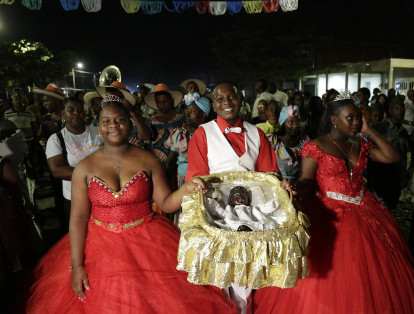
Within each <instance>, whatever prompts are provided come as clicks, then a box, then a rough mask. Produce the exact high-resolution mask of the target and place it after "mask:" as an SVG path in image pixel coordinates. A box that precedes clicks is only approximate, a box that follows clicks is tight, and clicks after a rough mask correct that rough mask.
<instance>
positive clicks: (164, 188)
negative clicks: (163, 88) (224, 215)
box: [24, 96, 237, 314]
mask: <svg viewBox="0 0 414 314" xmlns="http://www.w3.org/2000/svg"><path fill="white" fill-rule="evenodd" d="M108 97H111V98H110V99H107V98H106V99H104V102H103V104H102V108H101V111H100V113H99V115H98V121H99V122H98V127H99V132H100V134H101V136H102V137H103V139H104V141H105V145H104V146H103V147H102V148H101V149H99V150H97V151H96V152H94V153H93V154H91V155H89V156H88V157H86V158H85V159H83V160H82V161H81V162H80V163H79V164H78V166H77V167H76V168H75V170H74V173H73V176H72V208H71V217H70V227H69V237H68V236H65V237H64V238H63V239H62V240H61V241H59V242H58V243H57V244H56V245H55V246H54V247H53V248H52V249H51V250H50V251H49V252H48V253H47V254H46V255H45V256H44V257H43V259H42V260H41V261H40V263H39V265H38V266H37V267H36V269H35V271H34V273H33V278H32V281H31V285H30V288H29V289H28V291H27V298H26V301H25V308H24V311H25V312H26V313H88V314H89V313H100V314H102V313H164V312H169V313H196V312H199V310H200V309H201V310H202V312H203V313H234V312H237V309H236V307H235V305H234V304H233V302H232V301H230V300H229V299H227V298H226V297H224V295H223V294H222V292H221V291H220V289H218V288H216V287H212V286H197V285H194V284H191V283H189V282H188V281H187V279H186V277H187V274H186V273H185V272H181V271H178V270H176V266H177V251H178V242H179V233H178V231H177V229H176V227H175V226H174V225H173V224H172V223H170V222H169V221H168V220H167V219H166V218H164V217H162V216H160V215H157V214H155V213H153V212H152V211H151V199H152V198H153V199H154V200H155V201H156V202H157V204H159V206H160V207H161V208H162V209H163V211H165V212H167V213H171V212H174V211H176V210H177V209H178V208H179V207H180V205H181V201H182V198H183V196H184V195H185V194H187V193H190V192H193V191H195V190H197V189H200V188H202V189H204V183H203V182H202V181H201V180H200V179H193V180H191V181H190V182H188V183H186V184H184V185H183V186H182V188H180V189H179V190H178V191H176V192H174V193H172V192H171V190H170V188H169V186H168V183H167V180H166V176H165V170H164V168H163V167H162V166H161V164H160V162H159V161H158V160H157V158H156V157H155V156H154V155H153V154H151V153H150V152H147V151H145V150H143V149H140V148H137V147H135V146H133V145H130V144H129V143H128V138H129V135H130V133H131V123H130V119H129V117H128V111H127V109H126V108H125V107H124V106H123V105H122V103H121V102H120V100H119V99H117V97H114V96H108ZM69 269H70V270H71V272H70V270H69Z"/></svg>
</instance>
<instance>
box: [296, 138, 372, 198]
mask: <svg viewBox="0 0 414 314" xmlns="http://www.w3.org/2000/svg"><path fill="white" fill-rule="evenodd" d="M371 147H372V144H371V143H369V142H367V141H366V140H364V139H361V151H360V155H359V158H358V162H357V164H356V165H355V167H354V168H353V171H352V172H353V176H352V182H351V180H350V176H349V169H348V168H347V166H346V163H345V160H343V159H341V158H338V157H335V156H332V155H329V154H327V153H325V152H323V151H322V150H320V149H319V148H318V146H317V145H315V144H314V143H313V142H308V143H306V144H305V146H304V148H303V150H302V154H301V155H302V157H311V158H313V159H314V160H315V161H316V162H317V163H318V169H317V172H316V182H317V184H318V189H319V191H320V192H322V193H323V194H325V195H326V192H328V191H329V192H336V193H341V194H344V195H348V196H351V197H356V196H358V195H359V194H360V192H361V190H364V189H365V188H364V183H365V182H364V180H363V178H362V171H363V170H364V169H365V167H366V165H367V161H368V158H367V155H368V150H369V149H370V148H371Z"/></svg>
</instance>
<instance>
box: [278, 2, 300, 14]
mask: <svg viewBox="0 0 414 314" xmlns="http://www.w3.org/2000/svg"><path fill="white" fill-rule="evenodd" d="M280 8H281V9H282V11H283V12H289V11H295V10H297V8H298V0H280Z"/></svg>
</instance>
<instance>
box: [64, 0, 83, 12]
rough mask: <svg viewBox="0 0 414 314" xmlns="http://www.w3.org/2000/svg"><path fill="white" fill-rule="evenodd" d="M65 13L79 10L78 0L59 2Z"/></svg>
mask: <svg viewBox="0 0 414 314" xmlns="http://www.w3.org/2000/svg"><path fill="white" fill-rule="evenodd" d="M60 4H61V5H62V7H63V9H64V10H65V11H74V10H77V9H78V8H79V0H60Z"/></svg>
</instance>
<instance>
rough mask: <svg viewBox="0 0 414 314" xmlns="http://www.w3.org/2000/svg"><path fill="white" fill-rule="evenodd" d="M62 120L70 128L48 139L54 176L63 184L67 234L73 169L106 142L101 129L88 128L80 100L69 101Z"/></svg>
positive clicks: (64, 219) (64, 226)
mask: <svg viewBox="0 0 414 314" xmlns="http://www.w3.org/2000/svg"><path fill="white" fill-rule="evenodd" d="M62 118H63V119H64V121H65V122H66V125H65V127H64V128H63V129H62V130H61V131H59V132H58V133H56V134H53V135H51V136H50V138H49V139H48V141H47V146H46V156H47V162H48V164H49V168H50V171H51V173H52V175H53V176H54V177H55V178H56V179H59V180H62V182H63V184H62V186H63V197H64V207H63V211H64V218H63V217H61V218H62V221H61V223H62V224H63V226H62V227H63V228H64V229H65V230H66V231H67V230H68V227H69V216H70V207H71V181H72V173H73V169H74V168H75V166H76V165H77V164H78V163H79V161H81V160H82V159H83V158H85V157H86V156H88V155H89V154H91V153H92V152H94V151H95V150H97V149H98V148H99V146H100V144H101V143H102V141H101V140H100V138H99V137H98V129H97V127H95V126H85V120H84V118H85V111H84V110H83V103H81V101H80V100H79V98H74V97H73V98H68V99H66V100H65V103H64V111H63V115H62ZM60 211H62V208H60Z"/></svg>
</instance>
